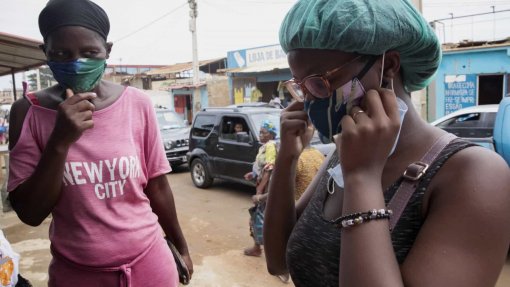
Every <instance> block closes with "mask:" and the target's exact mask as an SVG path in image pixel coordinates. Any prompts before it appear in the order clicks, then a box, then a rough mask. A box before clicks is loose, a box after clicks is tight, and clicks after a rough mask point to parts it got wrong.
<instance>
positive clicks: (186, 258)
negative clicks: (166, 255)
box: [181, 253, 193, 280]
mask: <svg viewBox="0 0 510 287" xmlns="http://www.w3.org/2000/svg"><path fill="white" fill-rule="evenodd" d="M181 256H182V260H184V263H186V267H188V272H189V279H190V280H191V277H192V276H193V261H191V257H190V256H189V253H185V254H182V255H181Z"/></svg>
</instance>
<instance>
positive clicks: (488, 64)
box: [427, 42, 510, 120]
mask: <svg viewBox="0 0 510 287" xmlns="http://www.w3.org/2000/svg"><path fill="white" fill-rule="evenodd" d="M465 46H468V45H467V44H464V45H462V44H461V45H458V46H457V47H453V48H448V47H445V48H444V49H443V60H442V62H441V65H440V67H439V70H438V72H437V75H436V80H435V83H433V84H432V85H431V86H429V97H428V99H429V100H428V104H427V105H428V111H429V115H428V118H429V120H434V119H437V118H439V117H442V116H444V115H447V114H449V113H452V112H454V111H457V110H459V109H462V108H466V107H470V106H475V105H485V104H499V102H500V101H501V100H502V99H503V97H505V96H509V95H510V87H509V81H510V42H502V43H498V44H488V45H487V44H485V45H477V44H476V43H469V46H468V47H465Z"/></svg>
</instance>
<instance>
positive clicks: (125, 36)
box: [114, 3, 188, 43]
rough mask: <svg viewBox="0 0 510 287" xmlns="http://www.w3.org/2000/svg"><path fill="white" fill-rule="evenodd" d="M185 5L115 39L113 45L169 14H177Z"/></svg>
mask: <svg viewBox="0 0 510 287" xmlns="http://www.w3.org/2000/svg"><path fill="white" fill-rule="evenodd" d="M186 5H188V3H184V4H182V5H180V6H178V7H176V8H175V9H172V10H170V11H168V12H167V13H165V14H164V15H162V16H161V17H159V18H157V19H154V20H153V21H151V22H149V23H147V24H145V25H144V26H142V27H140V28H138V29H136V30H135V31H133V32H131V33H128V34H126V35H124V36H122V37H120V38H119V39H117V40H116V41H114V43H118V42H120V41H122V40H124V39H126V38H129V37H131V36H133V35H134V34H136V33H138V32H140V31H142V30H144V29H147V28H148V27H150V26H152V25H153V24H154V23H156V22H158V21H160V20H162V19H163V18H165V17H167V16H169V15H171V14H173V13H175V12H177V11H178V10H179V9H181V8H183V7H184V6H186Z"/></svg>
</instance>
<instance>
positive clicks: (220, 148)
mask: <svg viewBox="0 0 510 287" xmlns="http://www.w3.org/2000/svg"><path fill="white" fill-rule="evenodd" d="M216 148H217V149H218V150H224V149H225V148H223V145H220V144H217V145H216Z"/></svg>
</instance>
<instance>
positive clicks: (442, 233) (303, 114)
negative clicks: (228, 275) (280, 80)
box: [0, 0, 510, 287]
mask: <svg viewBox="0 0 510 287" xmlns="http://www.w3.org/2000/svg"><path fill="white" fill-rule="evenodd" d="M39 29H40V32H41V35H42V36H43V39H44V45H43V46H42V49H43V51H44V53H45V55H46V58H47V61H48V66H49V67H50V69H51V70H52V72H53V75H54V77H55V79H56V81H57V82H58V84H57V85H55V86H53V87H50V88H48V89H45V90H42V91H35V92H28V91H25V93H24V97H23V99H20V100H18V101H17V102H16V103H15V104H14V105H13V106H12V110H11V114H10V123H9V124H10V130H9V134H10V140H9V149H10V174H9V180H8V187H7V189H8V192H9V199H10V201H11V203H12V207H13V209H14V210H15V211H16V213H17V215H18V217H19V218H20V219H21V220H22V221H23V222H24V223H26V224H28V225H32V226H37V225H39V224H41V222H42V221H43V220H44V219H45V218H46V217H48V216H49V215H50V214H51V215H52V223H51V227H50V241H51V254H52V261H51V264H50V266H49V271H48V272H49V283H48V284H49V286H52V287H53V286H76V287H80V286H119V285H121V286H158V287H159V286H161V287H162V286H177V285H178V284H179V281H180V282H181V283H184V282H188V280H189V279H190V278H191V276H192V274H193V263H192V260H191V257H190V254H189V249H188V245H187V242H186V239H185V236H184V235H183V233H182V231H181V228H180V225H179V221H178V217H177V213H176V209H175V203H174V199H173V193H172V189H171V187H170V184H169V182H168V181H167V177H166V174H167V173H168V172H170V171H171V168H170V166H169V164H168V161H167V160H166V156H165V153H164V148H163V146H162V141H161V138H160V134H159V129H158V128H157V123H156V115H155V113H154V109H153V108H152V104H151V103H150V100H149V98H148V97H147V96H146V95H144V94H143V93H142V92H141V91H139V90H137V89H135V88H132V87H124V86H120V85H117V84H113V83H110V82H107V81H104V80H102V79H101V78H102V75H103V73H104V71H105V66H106V60H107V59H108V58H109V56H110V53H111V50H112V46H113V44H112V43H111V42H109V41H108V33H109V29H110V23H109V19H108V16H107V14H106V13H105V11H104V10H103V9H102V8H101V7H99V6H98V5H97V4H95V3H93V2H92V1H89V0H51V1H49V2H48V4H47V5H46V7H45V8H44V9H43V10H42V11H41V13H40V15H39ZM280 44H281V46H282V47H283V49H284V50H285V52H286V53H287V55H288V62H289V66H290V69H291V72H292V75H293V77H294V78H292V79H290V80H289V81H287V82H286V83H285V87H286V89H287V91H288V92H289V93H290V94H291V95H292V97H293V101H292V103H290V104H289V105H288V107H286V108H285V109H284V110H283V111H282V114H281V122H280V123H274V122H270V121H265V122H264V123H263V124H262V126H261V128H260V131H259V132H260V134H259V139H260V142H261V143H262V146H261V147H260V149H259V152H258V154H257V157H256V159H255V161H254V164H253V170H252V171H250V172H248V173H247V174H246V176H245V178H246V179H247V180H253V181H254V182H255V183H256V194H255V195H254V196H253V197H252V201H253V208H251V209H250V220H249V222H250V224H249V227H250V233H251V235H252V237H253V241H254V244H253V246H252V247H250V248H247V249H246V250H245V251H244V254H246V255H248V256H261V255H262V253H263V252H264V253H265V258H266V263H267V268H268V271H269V273H271V274H272V275H275V276H278V277H279V278H280V279H281V280H282V281H284V282H287V281H288V280H289V278H291V279H292V281H293V282H294V284H295V286H299V287H301V286H303V287H304V286H349V287H356V286H465V287H470V286H472V287H488V286H494V284H495V282H496V280H497V278H498V275H499V272H500V270H501V268H502V266H503V264H504V263H505V259H506V255H507V251H508V247H509V244H510V229H509V228H506V227H508V226H510V217H508V216H507V211H508V208H509V207H510V193H509V192H508V186H510V171H509V169H508V166H507V165H506V163H505V162H504V161H503V160H502V159H501V158H500V157H499V156H497V155H496V154H495V153H493V152H490V151H488V150H486V149H483V148H480V147H477V146H474V145H473V144H471V143H470V142H468V141H465V140H462V139H458V138H456V137H454V136H452V135H450V134H447V133H446V132H444V131H443V130H440V129H437V128H435V127H432V126H430V125H428V124H427V123H426V122H425V121H423V120H422V119H421V118H420V116H419V114H418V113H417V112H416V111H415V110H414V109H413V105H412V102H411V98H410V93H411V92H413V91H417V90H420V89H422V88H424V87H426V86H427V85H428V83H429V82H430V80H431V78H432V77H433V76H434V74H435V72H436V70H437V68H438V66H439V63H440V61H441V46H440V43H439V41H438V39H437V37H436V35H435V33H434V31H433V30H432V29H431V27H430V26H429V25H428V23H427V22H426V21H425V19H424V18H423V17H422V16H421V15H420V13H419V12H417V10H416V9H415V8H414V7H413V6H412V5H411V4H410V3H409V2H408V1H407V0H392V1H362V0H339V1H322V0H299V1H297V3H296V4H295V5H294V6H293V7H292V8H291V10H290V11H289V12H288V13H287V15H286V16H285V18H284V19H283V23H282V24H281V28H280ZM25 88H26V87H25ZM273 103H275V104H278V105H280V104H281V102H279V101H278V100H277V99H276V97H275V98H273ZM126 118H128V119H129V120H126ZM0 126H6V122H4V123H0ZM0 131H1V130H0ZM235 131H236V133H242V132H243V131H244V127H243V126H242V125H241V126H237V125H236V126H235ZM315 131H317V132H318V133H319V134H320V136H321V137H322V138H324V139H325V140H328V141H330V142H333V143H335V145H336V147H337V148H336V150H334V151H333V152H331V153H330V154H329V155H328V156H327V157H326V158H324V156H323V155H322V154H320V153H319V152H317V151H316V150H314V149H313V148H312V147H310V140H311V138H312V135H313V133H314V132H315ZM4 134H5V132H4ZM276 138H278V139H279V140H278V141H276V140H275V139H276ZM0 140H1V139H0ZM4 140H5V139H4ZM78 167H84V168H86V169H87V170H92V172H89V173H88V174H89V176H88V177H85V176H82V173H81V172H82V171H81V170H79V169H78ZM94 171H97V172H94ZM119 182H120V185H119V189H118V192H117V193H115V192H114V193H113V194H112V193H107V192H104V190H103V189H101V187H102V186H104V185H105V184H118V183H119ZM91 191H94V192H91ZM161 228H162V229H163V233H164V235H163V234H162V232H161ZM173 246H175V248H172V247H173ZM176 259H177V260H176ZM424 270H426V272H424Z"/></svg>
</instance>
